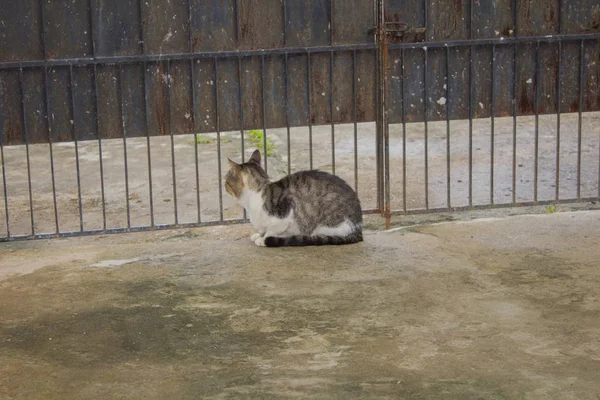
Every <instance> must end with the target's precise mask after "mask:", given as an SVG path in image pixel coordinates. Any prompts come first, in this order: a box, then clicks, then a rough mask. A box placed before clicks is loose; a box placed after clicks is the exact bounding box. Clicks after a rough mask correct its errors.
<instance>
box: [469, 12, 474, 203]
mask: <svg viewBox="0 0 600 400" xmlns="http://www.w3.org/2000/svg"><path fill="white" fill-rule="evenodd" d="M473 3H474V2H473V0H469V39H470V40H473ZM474 52H475V46H473V45H471V47H470V50H469V208H473V97H474V96H473V75H474V68H473V62H474V58H475V57H474V54H473V53H474Z"/></svg>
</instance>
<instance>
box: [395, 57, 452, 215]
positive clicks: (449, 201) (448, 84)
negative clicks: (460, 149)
mask: <svg viewBox="0 0 600 400" xmlns="http://www.w3.org/2000/svg"><path fill="white" fill-rule="evenodd" d="M403 104H404V103H403ZM446 189H447V192H446V204H447V205H448V208H450V207H451V206H452V199H451V182H450V49H449V48H448V47H446Z"/></svg>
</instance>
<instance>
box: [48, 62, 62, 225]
mask: <svg viewBox="0 0 600 400" xmlns="http://www.w3.org/2000/svg"><path fill="white" fill-rule="evenodd" d="M44 102H45V107H46V119H47V123H48V126H47V128H48V150H49V152H50V176H51V179H52V201H53V205H54V226H55V233H58V232H59V229H60V228H59V223H58V202H57V201H56V174H55V172H54V151H53V148H52V147H53V146H52V143H53V142H54V134H53V132H52V121H53V118H52V116H51V115H50V79H48V68H44Z"/></svg>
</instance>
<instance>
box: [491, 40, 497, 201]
mask: <svg viewBox="0 0 600 400" xmlns="http://www.w3.org/2000/svg"><path fill="white" fill-rule="evenodd" d="M491 59H492V66H491V72H492V81H491V82H490V102H491V111H490V114H491V115H490V123H491V125H490V126H491V128H490V129H491V130H490V204H492V205H493V204H494V151H495V149H494V145H495V134H496V132H495V130H496V126H495V116H496V99H495V95H496V87H495V84H494V82H496V45H493V46H492V57H491Z"/></svg>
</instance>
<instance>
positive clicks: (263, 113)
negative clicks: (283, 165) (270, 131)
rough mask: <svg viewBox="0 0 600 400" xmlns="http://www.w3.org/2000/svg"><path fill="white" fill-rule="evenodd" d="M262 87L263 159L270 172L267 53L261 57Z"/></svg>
mask: <svg viewBox="0 0 600 400" xmlns="http://www.w3.org/2000/svg"><path fill="white" fill-rule="evenodd" d="M260 89H261V100H262V107H261V109H262V125H263V129H262V131H263V153H264V154H263V160H264V162H265V172H267V173H268V172H269V169H268V162H267V160H268V158H269V151H268V148H267V143H268V142H267V111H266V108H267V107H266V105H265V55H264V54H263V55H262V56H261V57H260Z"/></svg>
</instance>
